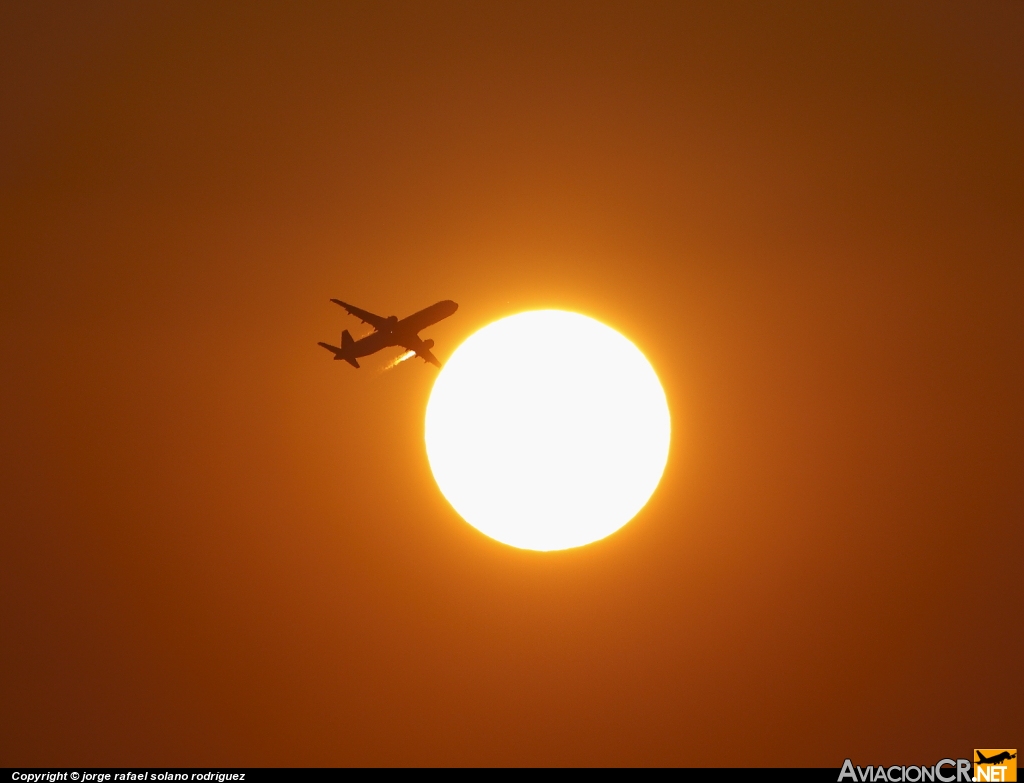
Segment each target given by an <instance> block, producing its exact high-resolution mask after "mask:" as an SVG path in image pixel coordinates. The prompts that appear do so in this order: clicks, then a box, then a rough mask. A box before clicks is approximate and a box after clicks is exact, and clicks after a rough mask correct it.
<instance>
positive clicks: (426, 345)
mask: <svg viewBox="0 0 1024 783" xmlns="http://www.w3.org/2000/svg"><path fill="white" fill-rule="evenodd" d="M423 347H424V348H426V349H427V350H428V351H429V350H430V349H431V348H433V347H434V341H433V340H424V341H423Z"/></svg>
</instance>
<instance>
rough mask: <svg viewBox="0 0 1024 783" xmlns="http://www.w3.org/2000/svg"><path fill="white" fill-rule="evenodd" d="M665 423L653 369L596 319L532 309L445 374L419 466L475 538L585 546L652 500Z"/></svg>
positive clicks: (497, 327)
mask: <svg viewBox="0 0 1024 783" xmlns="http://www.w3.org/2000/svg"><path fill="white" fill-rule="evenodd" d="M670 438H671V421H670V417H669V411H668V403H667V402H666V399H665V392H664V390H663V389H662V387H661V383H660V382H659V381H658V376H657V375H656V374H655V372H654V368H653V367H651V364H650V362H648V361H647V359H646V357H645V356H644V355H643V354H642V353H641V352H640V350H639V349H638V348H637V347H636V346H635V345H633V343H631V342H630V341H629V340H627V339H626V338H625V337H623V336H622V335H621V334H619V333H618V332H616V331H615V330H614V329H611V328H610V327H608V326H605V325H604V324H602V323H600V322H599V321H595V320H594V319H593V318H588V317H587V316H584V315H580V314H578V313H571V312H565V311H561V310H536V311H532V312H526V313H520V314H518V315H513V316H509V317H508V318H503V319H501V320H500V321H496V322H494V323H492V324H490V325H488V326H485V327H484V328H483V329H480V330H479V331H478V332H476V333H475V334H473V335H472V336H471V337H470V338H469V339H467V340H466V341H465V342H464V343H463V344H462V345H460V346H459V348H458V349H457V350H456V351H455V353H454V354H453V355H452V356H451V358H450V359H449V360H448V362H447V363H446V364H445V366H444V369H442V370H441V373H440V375H438V378H437V381H436V382H435V383H434V388H433V390H432V391H431V394H430V400H429V402H428V403H427V416H426V443H427V458H428V459H429V460H430V467H431V470H432V471H433V473H434V477H435V479H436V480H437V484H438V486H439V487H440V489H441V492H442V493H443V494H444V496H445V498H447V500H448V502H449V503H451V505H452V506H453V507H454V509H455V510H456V511H457V512H458V513H459V515H460V516H461V517H462V518H463V519H465V520H466V521H467V522H468V523H469V524H471V525H472V526H473V527H475V528H477V529H478V530H479V531H480V532H482V533H484V534H486V535H488V536H490V537H491V538H494V539H497V540H498V541H501V542H503V543H505V544H510V545H512V546H515V547H520V548H522V549H535V550H543V551H550V550H555V549H568V548H570V547H577V546H582V545H584V544H589V543H591V542H593V541H597V540H599V539H602V538H604V537H605V536H608V535H610V534H611V533H614V532H615V531H616V530H618V529H619V528H620V527H622V526H623V525H625V524H626V523H627V522H629V520H630V519H632V518H633V517H634V516H635V515H636V513H637V512H638V511H639V510H640V509H641V508H643V506H644V504H645V503H647V500H648V499H649V498H650V496H651V494H652V493H653V492H654V490H655V488H656V487H657V486H658V482H659V481H660V480H661V475H662V473H663V472H664V470H665V463H666V461H667V460H668V451H669V441H670Z"/></svg>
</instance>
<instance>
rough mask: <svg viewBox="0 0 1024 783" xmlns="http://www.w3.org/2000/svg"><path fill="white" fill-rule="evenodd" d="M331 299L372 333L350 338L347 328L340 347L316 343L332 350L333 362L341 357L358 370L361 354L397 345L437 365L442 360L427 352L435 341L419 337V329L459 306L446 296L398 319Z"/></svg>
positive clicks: (367, 354)
mask: <svg viewBox="0 0 1024 783" xmlns="http://www.w3.org/2000/svg"><path fill="white" fill-rule="evenodd" d="M331 301H332V302H334V303H335V304H338V305H341V306H342V307H344V308H345V309H346V310H347V311H348V312H349V313H350V314H351V315H354V316H355V317H356V318H358V319H359V320H360V321H362V322H363V323H364V324H369V325H370V326H372V327H373V333H372V334H368V335H366V337H363V338H360V339H359V340H353V339H352V335H350V334H349V333H348V329H346V330H345V331H343V332H342V333H341V347H340V348H337V347H335V346H333V345H328V344H327V343H317V345H322V346H323V347H324V348H326V349H327V350H328V351H330V352H331V353H333V354H334V359H335V361H337V360H339V359H340V360H342V361H345V362H348V363H349V364H351V365H352V366H353V367H355V368H357V369H358V367H359V362H357V361H356V359H357V358H359V357H360V356H369V355H370V354H372V353H377V351H379V350H381V349H382V348H389V347H391V346H398V345H400V346H402V347H403V348H405V350H407V351H412V352H413V353H415V354H416V355H417V356H419V357H420V358H421V359H423V361H425V362H430V363H431V364H433V365H436V366H438V367H440V366H441V362H439V361H438V360H437V357H436V356H434V354H432V353H431V352H430V349H431V348H433V347H434V341H433V340H421V339H420V336H419V334H418V332H419V331H420V330H421V329H426V328H427V327H428V326H430V325H431V324H436V323H437V322H438V321H440V320H442V319H444V318H447V317H448V316H449V315H451V314H452V313H454V312H455V311H456V310H458V309H459V306H458V305H457V304H455V302H453V301H451V300H450V299H445V300H444V301H443V302H438V303H437V304H432V305H430V307H427V308H425V309H423V310H420V311H419V312H418V313H413V314H412V315H410V316H409V317H408V318H403V319H401V320H399V319H398V316H397V315H392V316H389V317H388V318H384V317H383V316H380V315H374V314H373V313H368V312H367V311H366V310H360V309H359V308H358V307H353V306H352V305H350V304H346V303H345V302H342V301H341V300H340V299H332V300H331Z"/></svg>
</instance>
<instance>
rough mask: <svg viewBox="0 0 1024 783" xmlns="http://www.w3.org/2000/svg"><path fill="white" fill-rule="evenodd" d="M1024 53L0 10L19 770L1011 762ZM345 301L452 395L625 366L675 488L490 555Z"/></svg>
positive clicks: (1018, 21)
mask: <svg viewBox="0 0 1024 783" xmlns="http://www.w3.org/2000/svg"><path fill="white" fill-rule="evenodd" d="M1022 40H1024V4H1022V3H1020V2H1009V1H1007V2H995V1H993V2H982V3H963V2H938V1H937V0H928V2H922V3H917V4H906V3H892V2H879V3H868V2H859V3H853V4H840V5H835V4H833V5H829V6H828V7H827V8H824V7H822V5H821V4H820V3H811V2H808V3H788V4H787V3H771V4H732V3H702V4H685V5H684V4H682V3H677V2H670V3H665V4H644V5H641V4H638V3H624V4H620V5H608V4H596V3H581V4H578V5H564V4H563V5H558V6H557V7H554V8H552V7H551V4H549V3H537V4H528V3H514V4H508V5H497V4H480V3H467V4H462V5H449V4H441V3H430V4H388V5H383V4H365V5H363V4H355V3H344V4H342V3H323V4H304V5H301V6H299V5H298V4H288V3H281V4H240V5H239V4H232V5H230V6H226V5H225V6H222V7H220V8H219V9H214V8H211V5H210V4H209V3H195V4H192V5H186V4H184V3H177V2H174V3H165V4H139V3H124V4H114V3H97V4H94V5H91V6H88V7H87V6H86V5H85V4H59V3H54V4H44V3H21V4H15V3H7V4H4V5H3V6H2V8H0V106H3V109H2V112H0V142H2V150H3V152H2V154H0V259H2V264H0V292H2V295H3V305H4V306H3V308H2V309H0V319H2V332H0V334H2V339H3V358H4V362H3V364H4V368H5V369H4V374H3V377H4V380H3V383H2V384H0V404H2V408H3V416H2V418H0V421H2V430H0V432H2V440H0V443H2V452H0V456H2V460H3V464H2V465H0V468H2V470H0V504H2V515H0V516H2V520H3V522H2V526H0V535H2V538H0V547H2V551H3V553H4V558H3V563H4V564H3V567H2V568H0V639H2V646H3V655H2V657H3V665H2V670H0V704H3V705H4V707H3V709H2V710H0V737H3V740H2V741H0V763H2V764H6V765H12V764H18V765H50V764H65V765H67V764H116V765H138V764H161V765H196V766H203V765H212V764H220V765H228V764H237V765H342V764H395V763H398V764H424V763H425V764H433V763H442V764H682V765H727V766H765V765H817V766H835V767H838V766H839V765H840V764H841V763H842V760H843V758H845V757H848V756H850V757H853V758H855V759H861V760H862V761H859V762H858V763H864V764H867V763H875V764H877V763H904V764H912V763H926V764H932V763H934V762H935V761H937V760H938V759H939V758H942V757H943V756H955V755H961V756H963V757H967V756H968V755H969V754H970V752H971V748H973V747H974V746H975V745H979V744H983V745H984V744H988V745H992V744H998V743H999V742H1007V743H1011V744H1012V743H1014V742H1016V740H1017V739H1019V737H1017V736H1014V735H1012V734H1011V733H1009V732H1010V728H1011V726H1019V717H1018V715H1017V710H1016V709H1015V708H1014V707H1013V706H1012V705H1013V704H1016V703H1018V702H1019V698H1017V699H1014V698H1012V696H1013V695H1014V694H1016V695H1017V696H1018V697H1019V696H1020V671H1019V651H1020V647H1021V642H1022V641H1024V640H1022V638H1021V621H1020V617H1019V612H1020V606H1021V591H1020V587H1019V584H1018V582H1019V567H1018V564H1019V556H1020V551H1021V533H1020V525H1021V519H1022V517H1024V414H1022V408H1021V400H1022V398H1024V365H1022V356H1024V323H1022V321H1024V318H1022V315H1021V313H1022V307H1021V302H1022V301H1024V265H1022V259H1024V252H1022V251H1024V144H1022V140H1024V46H1022V45H1021V41H1022ZM330 297H340V298H342V299H344V300H346V301H349V302H353V303H355V304H357V305H360V306H362V307H366V308H368V309H370V310H373V311H375V312H379V313H381V314H383V315H390V314H392V313H394V314H397V315H399V316H404V315H407V314H409V313H411V312H412V311H414V310H416V309H419V308H420V307H423V306H425V305H427V304H430V303H432V302H434V301H437V300H440V299H454V300H455V301H457V302H458V303H459V304H460V309H459V311H458V313H457V314H456V315H455V316H453V317H452V318H450V319H448V320H446V321H444V322H442V323H441V324H439V325H437V326H436V327H434V328H432V329H430V330H428V331H426V332H424V334H423V336H424V337H432V338H433V339H435V340H436V341H437V345H436V347H435V352H436V353H437V354H438V356H439V357H440V358H441V359H442V360H444V359H445V358H446V357H447V356H448V355H450V353H451V351H452V350H454V348H455V347H456V346H457V345H458V343H459V342H460V341H461V340H462V339H464V338H465V337H467V336H468V335H469V334H471V333H472V332H473V331H474V330H475V329H476V328H478V327H480V326H481V325H483V324H486V323H488V322H490V321H492V320H494V319H496V318H499V317H501V316H504V315H508V314H511V313H515V312H518V311H520V310H524V309H532V308H542V307H561V308H567V309H572V310H577V311H579V312H583V313H586V314H588V315H591V316H594V317H596V318H599V319H600V320H602V321H604V322H605V323H607V324H609V325H611V326H613V327H615V328H617V329H619V330H620V331H622V332H623V333H624V334H625V335H627V336H628V337H629V338H630V339H632V340H633V341H634V342H635V343H636V344H637V345H638V347H640V348H641V350H643V351H644V352H645V354H646V355H647V357H648V358H649V359H650V360H651V362H652V364H653V365H654V367H655V368H656V369H657V371H658V373H659V375H660V377H661V379H662V382H663V384H664V386H665V389H666V392H667V394H668V398H669V404H670V407H671V409H672V413H673V417H674V419H673V423H674V428H675V433H674V440H673V449H672V453H671V456H670V459H669V464H668V468H667V470H666V473H665V477H664V479H663V481H662V484H661V486H660V488H659V489H658V491H657V492H656V493H655V495H654V497H653V498H652V500H651V502H650V503H649V504H648V506H647V507H646V508H645V510H644V511H643V512H641V514H640V515H639V516H638V517H637V518H636V519H635V520H634V521H633V522H632V523H631V524H629V525H628V526H626V527H625V528H623V529H622V530H621V531H620V532H619V533H617V534H615V535H614V536H612V537H611V538H609V539H606V540H605V541H603V542H600V543H598V544H596V545H592V546H589V547H585V548H583V549H579V550H574V551H570V552H564V553H557V554H540V553H533V552H523V551H517V550H514V549H510V548H508V547H505V546H503V545H500V544H497V543H495V542H493V541H491V540H489V539H487V538H485V537H483V536H482V535H480V534H479V533H477V532H476V531H475V530H473V529H472V528H470V527H469V526H468V525H467V524H465V523H464V522H462V521H461V520H460V519H459V518H458V517H457V516H456V515H455V513H454V512H453V511H452V510H451V509H450V507H449V506H448V505H447V503H446V502H445V500H444V499H443V497H442V496H441V495H440V493H439V491H438V490H437V487H436V485H435V484H434V482H433V479H432V477H431V474H430V470H429V466H428V464H427V461H426V456H425V451H424V444H423V437H422V435H423V414H424V408H425V405H426V400H427V396H428V393H429V390H430V387H431V383H432V381H433V379H434V377H435V375H436V371H435V369H434V368H432V367H430V366H427V365H424V364H423V363H422V362H419V361H410V362H406V363H404V364H402V365H401V366H399V367H398V368H396V369H394V370H390V371H388V372H385V373H383V374H381V373H379V372H378V369H379V368H380V366H381V365H382V364H383V363H384V361H385V360H386V359H387V358H390V357H379V358H380V361H379V362H377V363H375V362H373V361H368V362H367V363H366V365H364V368H363V369H362V370H359V371H355V370H353V369H352V368H350V367H348V366H347V365H343V364H341V363H337V362H332V361H330V356H329V355H328V354H327V353H326V352H325V351H324V350H322V349H321V348H318V347H317V345H316V343H317V341H318V340H326V341H329V342H330V341H335V342H336V341H337V339H338V334H339V332H340V330H341V329H342V328H349V329H351V330H352V331H353V333H354V334H357V335H358V334H359V331H358V329H359V328H360V325H359V324H358V322H356V321H355V320H354V319H350V318H349V317H347V316H345V314H344V313H343V312H342V311H341V310H340V309H339V308H338V307H336V306H335V305H331V304H330V303H329V302H328V299H329V298H330ZM510 360H513V361H524V362H528V361H529V356H521V357H510ZM1013 584H1018V587H1016V588H1015V587H1013ZM989 697H992V700H991V701H990V700H989Z"/></svg>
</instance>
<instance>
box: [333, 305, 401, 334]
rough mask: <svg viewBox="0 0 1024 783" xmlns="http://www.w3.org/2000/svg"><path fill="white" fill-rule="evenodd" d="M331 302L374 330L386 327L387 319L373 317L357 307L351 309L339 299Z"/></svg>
mask: <svg viewBox="0 0 1024 783" xmlns="http://www.w3.org/2000/svg"><path fill="white" fill-rule="evenodd" d="M331 301H332V302H334V304H337V305H341V306H342V307H344V308H345V309H346V310H347V311H348V312H349V314H350V315H354V316H355V317H356V318H358V319H359V320H360V321H362V322H363V323H364V324H369V325H370V326H372V327H373V328H374V329H378V330H379V329H383V328H384V327H385V326H386V325H387V322H388V319H387V318H384V317H383V316H380V315H374V314H373V313H371V312H368V311H366V310H360V309H359V308H358V307H353V306H352V305H350V304H347V303H346V302H343V301H341V300H340V299H332V300H331Z"/></svg>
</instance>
